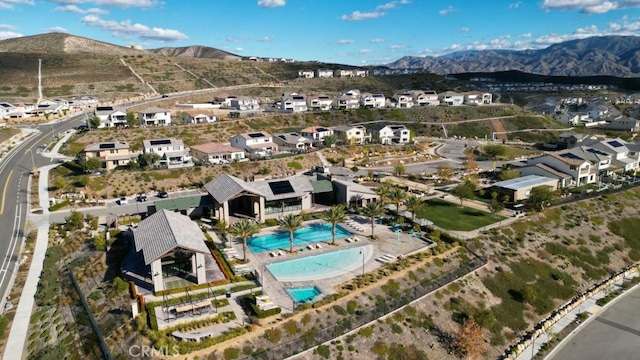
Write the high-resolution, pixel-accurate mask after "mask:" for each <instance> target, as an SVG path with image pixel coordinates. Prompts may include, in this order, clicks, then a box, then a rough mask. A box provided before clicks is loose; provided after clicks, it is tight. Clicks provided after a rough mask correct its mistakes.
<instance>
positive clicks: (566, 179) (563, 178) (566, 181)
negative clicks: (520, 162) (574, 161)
mask: <svg viewBox="0 0 640 360" xmlns="http://www.w3.org/2000/svg"><path fill="white" fill-rule="evenodd" d="M518 171H519V172H520V174H521V175H522V176H527V175H538V176H544V177H546V178H552V179H556V180H558V188H566V187H569V186H571V183H572V180H573V177H572V176H571V175H569V174H565V173H563V172H561V171H558V170H556V169H554V168H552V167H550V166H548V165H545V164H543V163H538V164H535V165H531V166H523V167H520V168H518Z"/></svg>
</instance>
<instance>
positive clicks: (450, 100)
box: [438, 91, 464, 106]
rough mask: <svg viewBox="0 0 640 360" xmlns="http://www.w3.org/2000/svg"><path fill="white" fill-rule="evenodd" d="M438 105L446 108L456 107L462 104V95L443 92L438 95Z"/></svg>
mask: <svg viewBox="0 0 640 360" xmlns="http://www.w3.org/2000/svg"><path fill="white" fill-rule="evenodd" d="M438 99H439V100H440V105H446V106H458V105H462V104H463V103H464V95H462V94H458V93H457V92H455V91H445V92H443V93H440V94H438Z"/></svg>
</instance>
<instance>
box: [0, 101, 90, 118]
mask: <svg viewBox="0 0 640 360" xmlns="http://www.w3.org/2000/svg"><path fill="white" fill-rule="evenodd" d="M96 104H98V99H97V98H95V97H93V96H77V97H72V98H71V99H45V100H42V101H40V102H39V103H37V104H34V103H9V102H0V119H20V118H25V117H30V116H43V115H45V114H50V115H58V114H64V113H66V112H67V111H69V110H76V109H86V108H89V107H92V106H95V105H96Z"/></svg>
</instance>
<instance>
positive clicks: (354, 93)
mask: <svg viewBox="0 0 640 360" xmlns="http://www.w3.org/2000/svg"><path fill="white" fill-rule="evenodd" d="M336 108H337V109H339V110H349V109H358V108H360V90H349V91H347V92H345V93H342V94H340V95H338V97H337V98H336Z"/></svg>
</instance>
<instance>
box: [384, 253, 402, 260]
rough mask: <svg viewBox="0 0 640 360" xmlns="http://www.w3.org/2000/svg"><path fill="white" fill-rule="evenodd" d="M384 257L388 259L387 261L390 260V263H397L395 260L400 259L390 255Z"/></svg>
mask: <svg viewBox="0 0 640 360" xmlns="http://www.w3.org/2000/svg"><path fill="white" fill-rule="evenodd" d="M382 257H383V258H385V259H387V260H389V261H395V260H397V259H398V258H397V257H395V256H393V255H390V254H386V255H383V256H382Z"/></svg>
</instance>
